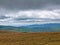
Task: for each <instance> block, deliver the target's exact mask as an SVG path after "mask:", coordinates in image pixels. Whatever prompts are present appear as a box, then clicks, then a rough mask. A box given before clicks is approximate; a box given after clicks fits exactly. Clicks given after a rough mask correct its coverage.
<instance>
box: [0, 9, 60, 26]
mask: <svg viewBox="0 0 60 45" xmlns="http://www.w3.org/2000/svg"><path fill="white" fill-rule="evenodd" d="M6 11H7V10H3V11H0V17H1V16H5V17H7V18H4V19H3V17H2V18H1V19H0V25H19V24H20V25H24V24H26V25H27V24H35V23H45V22H46V23H47V22H50V23H51V22H52V21H53V22H56V21H57V20H58V21H57V22H59V21H60V10H20V11H17V12H15V11H7V12H6Z"/></svg>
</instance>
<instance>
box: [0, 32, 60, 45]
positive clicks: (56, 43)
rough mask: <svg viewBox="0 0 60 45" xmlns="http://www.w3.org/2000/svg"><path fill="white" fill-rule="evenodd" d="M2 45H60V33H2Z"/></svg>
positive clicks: (0, 39)
mask: <svg viewBox="0 0 60 45" xmlns="http://www.w3.org/2000/svg"><path fill="white" fill-rule="evenodd" d="M0 45H60V32H55V33H53V32H51V33H50V32H48V33H47V32H46V33H18V32H8V31H0Z"/></svg>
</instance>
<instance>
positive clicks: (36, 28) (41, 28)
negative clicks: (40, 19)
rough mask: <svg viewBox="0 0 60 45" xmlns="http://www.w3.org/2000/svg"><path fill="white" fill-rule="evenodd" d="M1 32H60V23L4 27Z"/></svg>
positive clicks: (0, 27)
mask: <svg viewBox="0 0 60 45" xmlns="http://www.w3.org/2000/svg"><path fill="white" fill-rule="evenodd" d="M0 30H8V31H17V32H59V31H60V23H49V24H34V25H28V26H18V27H16V26H2V25H0Z"/></svg>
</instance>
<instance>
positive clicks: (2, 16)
mask: <svg viewBox="0 0 60 45" xmlns="http://www.w3.org/2000/svg"><path fill="white" fill-rule="evenodd" d="M6 18H9V17H6V16H4V15H1V16H0V19H6Z"/></svg>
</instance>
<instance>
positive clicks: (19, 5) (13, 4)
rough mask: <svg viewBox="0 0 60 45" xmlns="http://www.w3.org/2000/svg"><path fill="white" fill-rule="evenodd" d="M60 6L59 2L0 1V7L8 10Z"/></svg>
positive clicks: (44, 0) (41, 0) (46, 0)
mask: <svg viewBox="0 0 60 45" xmlns="http://www.w3.org/2000/svg"><path fill="white" fill-rule="evenodd" d="M57 5H60V0H0V7H5V8H8V9H41V8H45V7H47V6H50V7H52V6H55V7H56V6H57Z"/></svg>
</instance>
